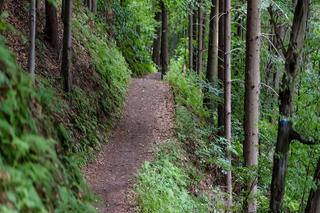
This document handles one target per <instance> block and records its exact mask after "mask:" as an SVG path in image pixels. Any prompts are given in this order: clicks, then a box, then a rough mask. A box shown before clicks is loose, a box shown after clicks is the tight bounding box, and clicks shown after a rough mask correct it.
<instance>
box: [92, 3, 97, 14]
mask: <svg viewBox="0 0 320 213" xmlns="http://www.w3.org/2000/svg"><path fill="white" fill-rule="evenodd" d="M91 12H93V13H96V12H97V0H92V8H91Z"/></svg>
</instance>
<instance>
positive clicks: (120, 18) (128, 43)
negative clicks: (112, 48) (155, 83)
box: [104, 0, 159, 76]
mask: <svg viewBox="0 0 320 213" xmlns="http://www.w3.org/2000/svg"><path fill="white" fill-rule="evenodd" d="M104 4H107V3H104ZM121 4H123V5H121ZM152 5H153V2H152V0H146V1H127V2H123V3H121V2H119V1H114V2H113V3H112V8H113V11H114V15H115V17H117V18H116V19H115V22H114V25H113V29H112V30H113V31H114V34H115V38H116V41H117V45H118V46H119V48H120V50H121V52H122V54H123V56H124V57H125V59H126V61H127V63H128V65H129V67H130V70H132V74H133V76H143V75H145V74H147V73H151V72H155V71H156V68H155V66H154V63H153V62H152V60H151V49H150V47H151V44H152V41H153V36H154V29H155V26H156V24H159V23H156V21H155V20H154V14H153V7H152Z"/></svg>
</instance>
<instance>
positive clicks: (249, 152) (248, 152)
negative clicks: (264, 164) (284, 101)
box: [243, 0, 261, 213]
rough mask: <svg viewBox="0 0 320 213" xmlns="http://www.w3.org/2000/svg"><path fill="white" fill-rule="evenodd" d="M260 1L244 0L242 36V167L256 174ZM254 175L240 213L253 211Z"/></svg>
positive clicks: (250, 180) (255, 185) (254, 201)
mask: <svg viewBox="0 0 320 213" xmlns="http://www.w3.org/2000/svg"><path fill="white" fill-rule="evenodd" d="M260 7H261V1H260V0H248V5H247V36H246V40H247V41H246V45H247V46H246V75H245V76H246V77H245V108H244V111H245V118H244V133H245V141H244V144H243V154H244V164H245V166H246V167H247V168H249V169H252V170H253V171H256V169H257V166H258V153H259V149H258V145H259V129H258V121H259V95H260V31H261V29H260V28H261V27H260V25H261V24H260V22H261V19H260ZM257 182H258V178H257V174H256V173H254V175H251V173H250V176H249V177H248V181H247V183H246V191H247V193H248V195H247V197H246V200H245V201H246V202H245V203H244V211H245V212H248V213H251V212H257V203H256V198H255V196H256V193H257Z"/></svg>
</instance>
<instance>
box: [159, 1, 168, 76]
mask: <svg viewBox="0 0 320 213" xmlns="http://www.w3.org/2000/svg"><path fill="white" fill-rule="evenodd" d="M160 6H161V20H162V34H161V78H162V79H163V77H164V75H165V74H166V73H167V71H168V64H169V46H168V11H167V8H166V5H165V3H164V2H163V0H161V2H160Z"/></svg>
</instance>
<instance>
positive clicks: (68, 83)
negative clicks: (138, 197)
mask: <svg viewBox="0 0 320 213" xmlns="http://www.w3.org/2000/svg"><path fill="white" fill-rule="evenodd" d="M64 2H65V5H64V7H65V14H64V20H63V24H64V28H63V48H62V63H61V74H62V77H63V80H64V90H65V91H66V92H70V91H71V90H72V73H71V55H72V34H71V27H72V24H71V23H72V0H65V1H64Z"/></svg>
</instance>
